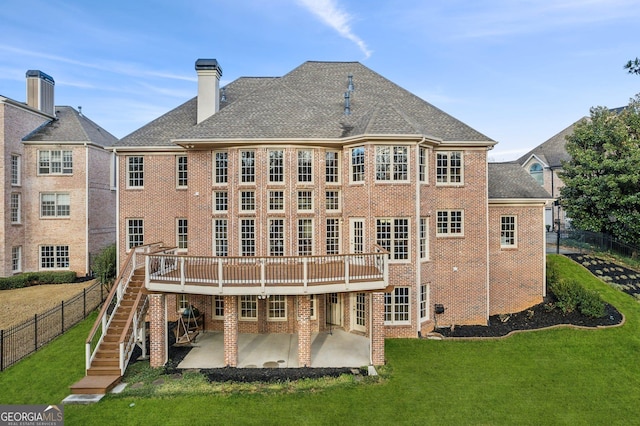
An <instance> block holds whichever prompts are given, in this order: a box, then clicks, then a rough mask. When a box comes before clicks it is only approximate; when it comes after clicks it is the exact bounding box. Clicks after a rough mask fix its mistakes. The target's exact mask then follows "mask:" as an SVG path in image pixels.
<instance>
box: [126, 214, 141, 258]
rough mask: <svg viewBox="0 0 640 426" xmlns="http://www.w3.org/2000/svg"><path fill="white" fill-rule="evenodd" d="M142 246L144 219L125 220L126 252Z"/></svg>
mask: <svg viewBox="0 0 640 426" xmlns="http://www.w3.org/2000/svg"><path fill="white" fill-rule="evenodd" d="M132 231H136V232H132ZM138 231H139V232H138ZM143 244H144V219H142V218H139V217H132V218H129V219H127V250H131V249H133V248H135V247H138V246H141V245H143Z"/></svg>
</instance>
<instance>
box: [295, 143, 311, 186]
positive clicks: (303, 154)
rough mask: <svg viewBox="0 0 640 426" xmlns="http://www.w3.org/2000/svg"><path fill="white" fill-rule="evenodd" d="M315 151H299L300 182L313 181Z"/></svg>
mask: <svg viewBox="0 0 640 426" xmlns="http://www.w3.org/2000/svg"><path fill="white" fill-rule="evenodd" d="M312 161H313V151H310V150H300V151H298V182H312V181H313V166H312Z"/></svg>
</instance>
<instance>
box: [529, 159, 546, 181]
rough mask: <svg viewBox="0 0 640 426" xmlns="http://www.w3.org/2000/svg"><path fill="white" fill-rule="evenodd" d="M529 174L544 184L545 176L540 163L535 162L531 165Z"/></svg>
mask: <svg viewBox="0 0 640 426" xmlns="http://www.w3.org/2000/svg"><path fill="white" fill-rule="evenodd" d="M529 174H530V175H531V177H532V178H534V179H535V180H536V182H538V183H539V184H540V185H542V184H544V176H543V174H542V166H541V165H540V163H533V164H532V165H531V167H529Z"/></svg>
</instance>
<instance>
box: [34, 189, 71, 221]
mask: <svg viewBox="0 0 640 426" xmlns="http://www.w3.org/2000/svg"><path fill="white" fill-rule="evenodd" d="M50 197H53V200H46V202H47V203H49V204H47V209H46V210H47V211H46V212H45V205H44V203H45V198H50ZM52 202H53V204H50V203H52ZM65 202H66V204H65ZM50 208H53V211H52V214H45V213H49V212H48V210H49V209H50ZM69 217H71V194H69V193H68V192H41V193H40V219H55V218H69Z"/></svg>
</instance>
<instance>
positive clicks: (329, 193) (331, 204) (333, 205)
mask: <svg viewBox="0 0 640 426" xmlns="http://www.w3.org/2000/svg"><path fill="white" fill-rule="evenodd" d="M324 199H325V202H324V204H325V208H326V210H327V211H330V212H339V211H340V210H341V208H340V191H339V190H337V189H327V190H326V191H325V197H324Z"/></svg>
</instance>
